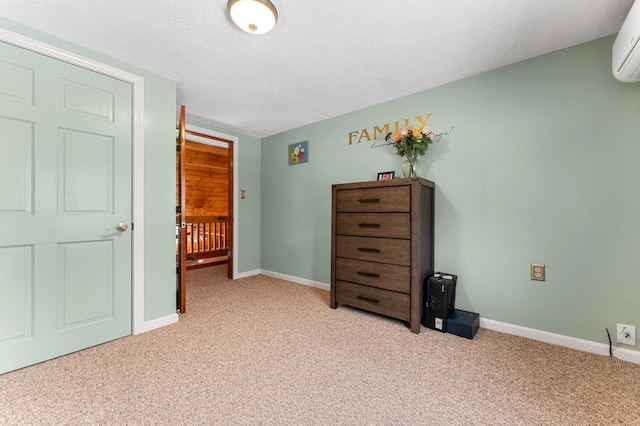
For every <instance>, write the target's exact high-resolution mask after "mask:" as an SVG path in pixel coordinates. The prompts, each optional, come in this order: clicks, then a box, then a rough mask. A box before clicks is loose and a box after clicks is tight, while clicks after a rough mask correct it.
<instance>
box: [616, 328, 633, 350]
mask: <svg viewBox="0 0 640 426" xmlns="http://www.w3.org/2000/svg"><path fill="white" fill-rule="evenodd" d="M618 343H622V344H623V345H630V346H635V345H636V327H635V326H633V325H626V324H618Z"/></svg>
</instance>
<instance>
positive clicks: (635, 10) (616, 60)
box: [612, 0, 640, 83]
mask: <svg viewBox="0 0 640 426" xmlns="http://www.w3.org/2000/svg"><path fill="white" fill-rule="evenodd" d="M612 60H613V63H612V68H613V75H614V77H615V78H617V79H618V80H620V81H625V82H628V83H632V82H636V81H640V0H637V1H636V2H635V3H634V4H633V6H631V10H630V11H629V14H628V15H627V18H626V19H625V20H624V23H623V24H622V27H621V28H620V32H619V33H618V36H617V37H616V40H615V41H614V42H613V54H612Z"/></svg>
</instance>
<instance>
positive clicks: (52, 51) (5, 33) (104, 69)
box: [0, 28, 177, 334]
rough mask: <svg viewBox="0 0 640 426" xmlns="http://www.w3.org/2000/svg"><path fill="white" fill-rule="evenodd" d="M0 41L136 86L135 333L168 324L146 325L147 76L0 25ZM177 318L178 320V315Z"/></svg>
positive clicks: (134, 99)
mask: <svg viewBox="0 0 640 426" xmlns="http://www.w3.org/2000/svg"><path fill="white" fill-rule="evenodd" d="M0 41H3V42H5V43H9V44H12V45H14V46H17V47H20V48H23V49H27V50H31V51H32V52H36V53H40V54H42V55H45V56H48V57H51V58H53V59H57V60H60V61H63V62H67V63H69V64H72V65H76V66H79V67H82V68H85V69H88V70H90V71H95V72H98V73H100V74H104V75H107V76H110V77H114V78H117V79H119V80H122V81H126V82H128V83H131V85H132V89H133V117H132V126H133V135H132V136H133V141H132V143H133V188H132V190H133V194H132V195H133V197H132V198H133V203H132V207H133V212H132V221H133V223H135V231H133V232H132V234H133V235H132V241H133V247H132V262H131V266H132V277H131V279H132V287H133V294H132V297H133V299H132V300H133V303H132V305H133V306H132V309H133V312H132V324H131V325H132V333H133V334H139V333H142V332H144V331H148V330H151V329H153V328H156V327H158V326H161V325H166V324H165V323H161V324H158V323H157V321H155V322H154V321H150V322H149V323H148V324H146V323H145V321H144V78H143V77H141V76H139V75H135V74H131V73H129V72H127V71H123V70H121V69H118V68H115V67H112V66H110V65H106V64H103V63H101V62H98V61H95V60H93V59H89V58H86V57H84V56H82V55H79V54H76V53H73V52H70V51H68V50H64V49H61V48H58V47H56V46H52V45H50V44H47V43H44V42H41V41H40V40H36V39H32V38H29V37H26V36H23V35H21V34H17V33H14V32H12V31H9V30H6V29H4V28H0ZM176 316H177V315H176ZM175 320H176V321H177V318H176V319H175ZM170 322H175V321H170Z"/></svg>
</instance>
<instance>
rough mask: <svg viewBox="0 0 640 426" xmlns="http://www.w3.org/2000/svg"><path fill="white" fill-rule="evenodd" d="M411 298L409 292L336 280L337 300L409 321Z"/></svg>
mask: <svg viewBox="0 0 640 426" xmlns="http://www.w3.org/2000/svg"><path fill="white" fill-rule="evenodd" d="M410 300H411V298H410V297H409V295H408V294H404V293H396V292H394V291H389V290H382V289H379V288H373V287H367V286H364V285H358V284H351V283H346V282H343V281H337V280H336V302H338V303H343V304H345V305H349V306H353V307H354V308H360V309H366V310H367V311H371V312H375V313H378V314H381V315H386V316H389V317H393V318H398V319H401V320H404V321H409V320H410V311H411V303H410Z"/></svg>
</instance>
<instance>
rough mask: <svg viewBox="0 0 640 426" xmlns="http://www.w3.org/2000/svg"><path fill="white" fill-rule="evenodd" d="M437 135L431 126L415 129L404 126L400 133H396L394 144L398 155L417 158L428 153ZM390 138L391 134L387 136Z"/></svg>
mask: <svg viewBox="0 0 640 426" xmlns="http://www.w3.org/2000/svg"><path fill="white" fill-rule="evenodd" d="M435 136H436V134H435V133H434V132H433V131H432V130H431V129H430V128H429V126H424V127H414V128H413V129H408V128H406V127H404V128H403V129H402V130H400V133H396V135H395V136H394V137H393V141H394V144H393V146H394V147H395V149H396V154H398V156H400V157H407V158H414V159H415V158H418V156H421V155H424V154H426V153H427V150H428V149H429V144H432V143H433V138H434V137H435ZM389 139H391V134H389V135H388V136H387V140H389Z"/></svg>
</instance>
